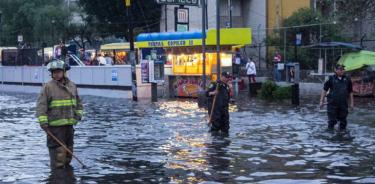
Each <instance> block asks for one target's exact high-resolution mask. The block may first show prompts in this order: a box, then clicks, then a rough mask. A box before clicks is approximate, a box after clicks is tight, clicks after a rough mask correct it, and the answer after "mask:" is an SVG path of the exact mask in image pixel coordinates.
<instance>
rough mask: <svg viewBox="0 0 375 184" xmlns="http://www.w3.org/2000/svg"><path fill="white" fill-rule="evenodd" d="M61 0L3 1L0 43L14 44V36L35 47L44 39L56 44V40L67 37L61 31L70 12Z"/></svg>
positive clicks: (1, 5)
mask: <svg viewBox="0 0 375 184" xmlns="http://www.w3.org/2000/svg"><path fill="white" fill-rule="evenodd" d="M63 3H64V0H33V1H29V0H2V1H0V10H1V11H2V12H3V15H4V18H3V23H2V25H1V26H2V28H3V29H2V30H3V33H2V35H3V36H2V42H1V43H3V44H4V45H16V44H17V35H23V37H24V41H25V42H26V43H29V44H33V45H34V46H39V45H41V43H42V42H47V43H48V44H49V45H53V44H56V43H57V42H58V40H59V39H64V40H65V39H67V38H66V34H65V32H64V30H65V28H66V27H67V26H68V23H69V20H70V13H69V11H68V10H67V9H66V8H65V7H64V4H63Z"/></svg>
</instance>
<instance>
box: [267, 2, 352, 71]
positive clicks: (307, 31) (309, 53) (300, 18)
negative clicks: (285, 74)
mask: <svg viewBox="0 0 375 184" xmlns="http://www.w3.org/2000/svg"><path fill="white" fill-rule="evenodd" d="M283 27H286V28H287V29H276V30H275V31H274V32H273V34H271V35H270V36H269V37H268V38H267V40H266V43H267V44H268V45H270V46H274V47H275V49H277V50H280V51H281V53H283V51H284V48H285V51H286V56H284V58H287V60H288V61H294V58H295V52H294V46H295V42H296V34H301V35H302V42H301V45H302V46H306V45H311V44H316V43H319V41H320V39H321V41H322V42H326V41H345V39H344V38H342V37H341V36H340V35H341V34H340V30H341V25H340V24H339V22H334V20H332V19H330V18H329V17H328V18H327V17H324V16H322V15H321V14H320V13H319V12H315V11H313V10H311V9H310V8H302V9H299V10H298V11H296V12H294V13H293V14H292V15H291V16H289V17H288V18H287V19H285V20H284V21H283ZM285 30H286V33H285V32H284V31H285ZM284 36H286V37H285V38H284ZM284 39H286V43H285V46H286V47H284ZM315 51H316V50H311V49H309V48H301V47H298V52H297V58H298V61H297V62H299V63H300V64H301V68H303V69H313V68H316V66H317V60H318V55H317V53H316V52H315ZM268 57H269V60H271V61H272V58H273V55H272V54H271V55H269V56H268Z"/></svg>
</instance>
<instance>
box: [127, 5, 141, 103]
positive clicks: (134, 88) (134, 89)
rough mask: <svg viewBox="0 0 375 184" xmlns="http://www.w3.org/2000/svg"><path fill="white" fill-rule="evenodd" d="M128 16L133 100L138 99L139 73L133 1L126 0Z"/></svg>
mask: <svg viewBox="0 0 375 184" xmlns="http://www.w3.org/2000/svg"><path fill="white" fill-rule="evenodd" d="M126 16H127V17H128V38H129V42H130V52H129V56H130V63H131V72H132V96H133V101H138V98H137V75H136V71H135V70H136V66H135V65H136V63H135V62H136V61H135V52H134V35H133V22H132V21H133V19H132V17H133V16H132V11H131V1H130V0H127V1H126Z"/></svg>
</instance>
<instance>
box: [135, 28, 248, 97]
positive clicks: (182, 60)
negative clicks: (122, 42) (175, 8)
mask: <svg viewBox="0 0 375 184" xmlns="http://www.w3.org/2000/svg"><path fill="white" fill-rule="evenodd" d="M206 33H207V34H206V35H207V36H206V75H207V84H205V85H208V83H209V82H210V81H211V80H216V73H217V72H222V71H228V72H230V73H232V62H233V57H234V55H235V52H234V49H235V48H241V47H244V46H245V45H249V44H251V29H250V28H229V29H221V30H220V34H221V35H220V46H221V53H220V56H221V71H217V60H216V59H217V58H216V56H217V54H216V30H215V29H209V30H208V31H206ZM137 47H138V49H140V54H141V56H140V58H141V59H142V60H162V61H164V63H165V65H166V67H168V66H170V65H171V66H172V73H171V74H169V75H168V76H166V77H167V78H168V79H167V81H168V83H169V91H170V94H172V95H171V96H175V97H197V95H198V91H199V90H201V89H202V87H203V85H204V84H203V83H202V75H203V61H202V56H203V55H202V32H201V31H196V32H173V33H146V34H140V35H138V36H137Z"/></svg>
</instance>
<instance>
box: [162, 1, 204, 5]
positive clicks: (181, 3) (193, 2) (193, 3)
mask: <svg viewBox="0 0 375 184" xmlns="http://www.w3.org/2000/svg"><path fill="white" fill-rule="evenodd" d="M199 1H200V0H156V3H158V4H167V5H184V6H199Z"/></svg>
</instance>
